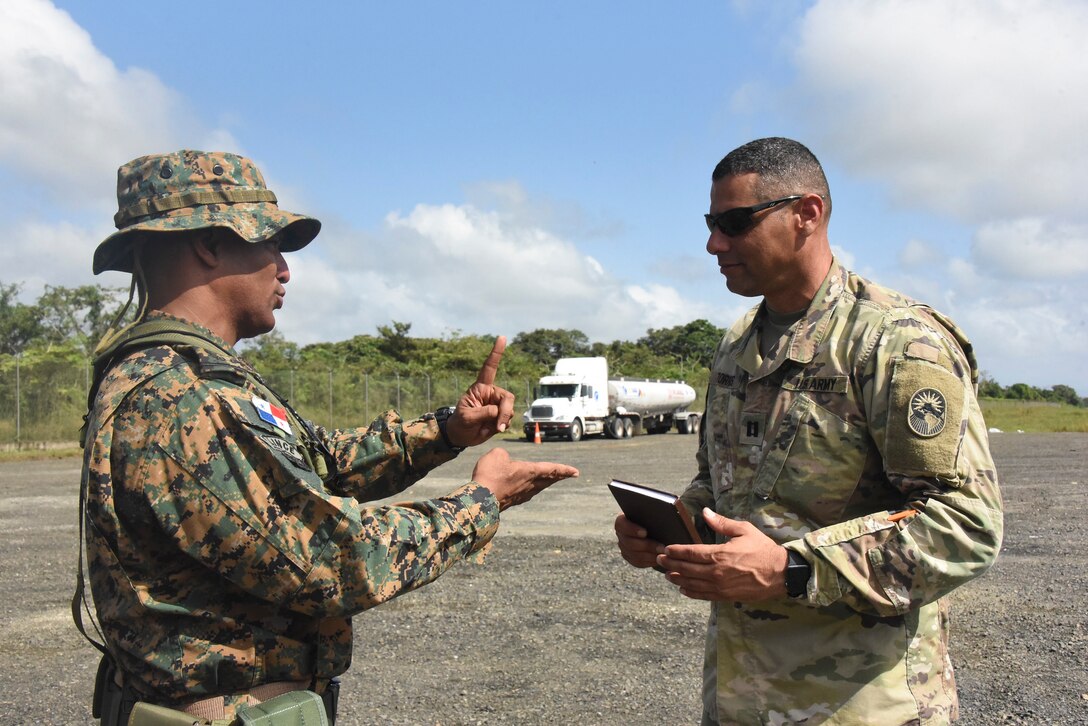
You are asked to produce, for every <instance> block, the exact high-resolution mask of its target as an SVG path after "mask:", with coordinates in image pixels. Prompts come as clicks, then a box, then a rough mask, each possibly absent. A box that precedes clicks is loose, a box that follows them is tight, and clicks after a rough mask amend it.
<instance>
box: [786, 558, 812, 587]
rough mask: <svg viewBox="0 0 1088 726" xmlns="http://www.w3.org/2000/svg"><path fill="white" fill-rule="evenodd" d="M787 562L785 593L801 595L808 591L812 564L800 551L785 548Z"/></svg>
mask: <svg viewBox="0 0 1088 726" xmlns="http://www.w3.org/2000/svg"><path fill="white" fill-rule="evenodd" d="M786 554H787V555H789V563H788V564H787V565H786V594H787V595H789V596H790V597H801V596H802V595H804V594H805V593H806V592H808V580H809V578H810V577H812V565H810V564H809V563H808V560H806V559H805V558H804V557H803V556H802V555H801V553H800V552H794V551H793V550H790V549H787V550H786Z"/></svg>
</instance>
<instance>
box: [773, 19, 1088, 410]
mask: <svg viewBox="0 0 1088 726" xmlns="http://www.w3.org/2000/svg"><path fill="white" fill-rule="evenodd" d="M1086 36H1088V4H1085V3H1083V2H1080V1H1079V0H962V1H960V2H944V0H909V1H907V0H819V2H817V3H816V4H815V5H814V6H813V7H812V8H811V9H810V10H809V11H808V13H807V14H806V15H805V17H804V19H803V21H802V24H801V37H800V43H799V45H798V47H797V50H796V53H795V61H796V64H797V69H798V80H797V88H796V89H795V91H796V95H801V96H803V97H806V98H808V99H809V104H808V105H806V106H804V108H805V119H804V120H805V122H806V125H807V126H809V127H810V128H812V129H813V131H812V139H813V143H812V146H813V148H814V149H815V150H816V151H817V154H818V155H820V156H821V157H824V158H825V160H826V161H831V160H833V161H834V162H835V163H836V165H841V166H843V167H845V169H846V170H847V171H848V172H850V173H852V174H855V175H859V176H862V177H866V178H869V179H872V180H877V181H878V183H880V184H881V185H883V186H885V187H886V192H887V197H888V199H889V200H890V202H891V203H892V204H895V205H898V206H899V207H900V208H905V209H912V208H913V209H915V210H918V211H921V212H923V213H925V212H935V213H936V214H937V215H939V216H943V217H946V218H953V219H956V220H959V221H960V222H962V223H966V224H967V225H969V226H970V225H973V226H974V227H975V229H974V233H973V235H972V244H971V249H970V252H969V253H968V252H967V251H966V250H960V249H957V243H956V240H955V239H941V237H940V236H937V237H936V238H934V239H924V238H918V237H914V238H910V239H908V240H907V241H906V242H905V243H904V246H903V248H902V249H901V250H900V251H899V253H898V256H897V268H896V269H892V270H887V269H878V270H864V269H863V270H862V272H863V274H867V275H869V276H872V277H874V278H875V279H877V281H878V282H882V283H884V284H888V285H890V286H891V287H894V288H896V289H900V290H902V291H903V292H905V293H907V294H909V295H912V296H913V297H916V298H918V299H920V300H923V301H925V302H928V303H930V304H932V305H934V306H936V307H937V308H939V309H941V310H942V311H943V312H945V313H947V314H949V315H951V316H952V317H953V318H954V319H955V320H956V321H957V323H959V324H960V325H961V326H962V327H963V328H964V329H965V330H966V331H967V332H968V334H969V335H970V337H971V338H972V340H973V341H974V343H975V347H976V350H977V351H978V354H979V359H980V362H981V365H982V368H983V369H984V370H987V371H989V372H990V373H991V374H993V375H994V376H995V377H996V379H997V380H998V381H999V382H1000V383H1002V384H1003V385H1009V384H1011V383H1013V382H1017V381H1024V382H1028V383H1031V384H1032V385H1038V386H1043V387H1047V386H1050V385H1054V384H1056V383H1068V384H1070V385H1073V386H1074V387H1076V388H1077V389H1078V390H1081V391H1083V390H1084V389H1085V388H1086V385H1085V374H1084V371H1083V369H1082V368H1083V367H1082V366H1080V365H1079V361H1083V360H1084V358H1085V357H1086V356H1088V335H1086V334H1085V328H1086V326H1088V299H1086V297H1085V295H1084V293H1083V283H1084V282H1085V278H1086V276H1088V214H1086V213H1085V211H1084V210H1085V207H1084V205H1083V203H1082V201H1081V196H1082V193H1081V186H1082V185H1081V177H1082V175H1083V171H1082V168H1081V167H1082V166H1083V163H1084V160H1085V159H1086V158H1088V140H1086V138H1088V137H1086V135H1085V133H1084V128H1086V127H1088V85H1086V84H1085V83H1083V82H1082V79H1083V78H1085V77H1088V54H1085V53H1084V52H1083V48H1082V45H1083V38H1084V37H1086ZM794 107H796V102H795V101H794ZM940 234H941V233H940V232H938V233H937V235H940ZM856 252H857V254H858V256H859V257H860V258H861V264H862V266H863V267H864V266H865V263H866V262H869V261H870V260H872V259H873V258H875V257H877V256H878V255H879V253H878V252H877V251H876V250H874V249H865V248H861V249H859V250H856Z"/></svg>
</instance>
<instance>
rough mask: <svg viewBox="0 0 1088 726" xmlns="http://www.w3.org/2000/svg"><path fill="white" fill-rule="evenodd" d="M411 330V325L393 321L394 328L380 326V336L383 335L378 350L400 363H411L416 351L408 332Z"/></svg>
mask: <svg viewBox="0 0 1088 726" xmlns="http://www.w3.org/2000/svg"><path fill="white" fill-rule="evenodd" d="M411 329H412V324H411V323H400V322H397V321H396V320H394V321H393V325H392V327H390V326H388V325H379V326H378V334H379V335H381V342H379V344H378V349H379V350H381V352H382V353H384V354H385V355H387V356H389V357H390V358H392V359H393V360H395V361H397V362H398V363H407V362H409V361H410V360H411V358H412V352H413V351H414V350H415V343H414V342H413V340H412V338H410V337H408V331H410V330H411Z"/></svg>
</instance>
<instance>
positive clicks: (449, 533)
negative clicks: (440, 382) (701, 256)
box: [77, 151, 577, 724]
mask: <svg viewBox="0 0 1088 726" xmlns="http://www.w3.org/2000/svg"><path fill="white" fill-rule="evenodd" d="M118 201H119V207H120V211H119V212H118V214H117V216H116V223H117V227H118V229H119V231H118V232H116V233H115V234H113V235H112V236H110V237H109V238H108V239H106V240H105V241H104V242H103V243H102V244H101V245H100V246H99V248H98V249H97V250H96V252H95V256H94V272H95V273H99V272H102V271H103V270H120V271H124V272H132V273H133V274H134V278H135V279H136V280H137V281H138V282H139V283H140V284H139V288H140V290H141V296H142V297H143V298H144V302H145V305H146V309H147V310H148V311H149V312H147V313H146V314H144V315H142V316H141V322H139V323H138V324H137V325H135V326H134V327H132V328H130V329H127V330H125V331H123V333H122V334H121V335H120V336H115V337H114V339H113V340H112V341H109V342H108V344H107V345H106V346H105V350H103V351H101V353H100V355H99V356H98V357H97V360H96V363H95V386H94V391H93V392H92V397H91V402H90V412H89V415H88V426H87V430H86V435H85V439H84V442H85V448H86V454H85V459H84V468H83V482H82V487H83V490H82V495H81V496H82V498H83V499H84V502H85V508H86V517H85V524H86V545H87V548H88V562H89V569H90V583H91V590H92V594H93V597H94V604H95V609H96V612H97V616H98V620H99V621H100V623H101V629H102V630H101V632H102V634H103V636H104V640H105V644H104V645H105V651H106V656H105V657H104V663H105V664H106V667H105V668H104V669H103V670H102V672H101V673H100V683H99V687H98V689H97V690H98V691H99V692H100V693H99V697H98V702H97V703H96V709H97V710H96V713H95V715H96V716H99V715H100V716H101V718H102V722H103V723H105V724H115V723H126V719H127V718H128V716H127V712H128V710H129V709H131V708H132V704H133V701H136V700H138V701H143V702H150V703H153V704H158V705H162V706H167V707H171V708H174V709H177V710H181V711H184V712H185V713H187V714H192V715H194V716H197V717H201V718H205V719H218V720H219V721H220V722H222V723H229V722H230V721H231V719H233V718H234V717H235V714H236V711H237V710H238V709H239V708H241V707H242V706H244V705H247V704H248V705H252V704H255V703H258V702H261V701H264V700H265V699H269V698H272V697H275V696H277V695H279V694H283V693H284V692H293V691H298V690H300V689H310V690H313V691H315V692H318V693H325V694H328V693H329V684H330V681H331V680H332V679H333V678H334V677H335V676H337V675H339V674H341V673H343V672H344V671H345V670H346V669H347V668H348V665H349V664H350V661H351V649H352V631H351V616H352V615H354V614H355V613H358V612H360V611H361V610H364V609H366V608H369V607H373V606H375V605H378V604H380V603H383V602H386V601H388V600H390V599H392V598H394V597H396V596H398V595H400V594H402V593H405V592H408V591H410V590H413V589H415V588H417V587H420V586H422V585H425V584H426V583H428V582H431V581H432V580H434V579H435V578H437V577H438V576H439V575H440V574H441V573H442V572H444V571H445V570H446V569H447V568H449V567H450V566H451V565H453V564H454V563H456V562H458V561H459V560H463V559H466V558H470V557H477V558H478V557H480V556H481V555H482V550H483V549H484V548H485V546H486V545H487V544H488V543H489V542H490V541H491V539H492V537H494V535H495V533H496V531H497V530H498V526H499V512H500V511H501V510H503V509H506V508H507V507H510V506H513V505H516V504H520V503H523V502H525V501H528V500H529V499H530V498H531V497H532V496H533V495H535V494H536V493H538V492H539V491H541V490H542V489H543V488H544V487H546V486H548V485H549V484H551V483H553V482H555V481H557V480H560V479H563V478H566V477H570V476H576V475H577V471H576V470H575V469H573V468H571V467H569V466H564V465H560V464H551V463H529V462H517V461H512V460H511V459H510V458H509V457H508V456H507V455H506V453H505V452H504V451H503V450H501V449H494V450H492V451H490V452H489V453H488V454H486V455H484V456H483V457H481V458H480V460H479V461H478V463H477V464H476V467H475V470H474V471H473V480H472V481H470V482H468V483H466V484H465V485H464V486H461V487H460V488H458V489H456V490H454V491H452V492H450V493H449V494H448V495H447V496H444V497H441V498H439V499H433V500H429V501H417V502H412V503H407V504H403V505H400V506H383V507H366V506H364V505H363V504H362V503H363V502H366V501H369V500H375V499H379V498H382V497H387V496H390V495H393V494H396V493H398V492H400V491H402V490H404V489H405V488H406V487H408V486H409V485H411V484H412V483H414V482H415V481H417V480H418V479H420V478H421V477H423V476H424V475H426V474H427V472H429V471H430V470H432V469H433V468H435V467H436V466H438V465H440V464H442V463H443V462H446V461H449V460H450V459H452V458H453V457H454V456H456V455H457V453H458V452H459V451H460V450H461V448H462V447H465V446H471V445H476V444H479V443H482V442H484V441H486V440H487V439H488V438H490V437H491V436H492V435H493V434H494V433H496V432H497V431H501V430H504V429H505V428H506V426H507V424H508V422H509V420H510V418H511V416H512V412H513V396H512V394H510V393H509V392H507V391H505V390H503V389H501V388H499V387H497V386H495V385H494V378H495V372H496V369H497V367H498V364H499V361H500V359H501V357H502V352H503V348H504V346H505V341H504V339H503V338H499V339H498V340H497V342H496V344H495V348H494V350H493V351H492V353H491V355H490V356H489V357H488V359H487V361H486V363H485V364H484V366H483V368H482V370H481V372H480V375H479V378H478V379H477V382H476V383H475V384H474V385H473V386H472V387H471V388H470V389H469V390H468V392H467V393H466V394H465V395H464V396H463V397H462V398H461V399H460V401H459V402H458V404H457V406H456V408H455V409H443V410H441V411H439V412H438V413H437V414H429V415H425V416H423V417H422V418H420V419H417V420H414V421H403V420H402V419H401V418H400V416H399V415H398V414H397V413H396V412H395V411H388V412H386V413H385V414H383V415H382V416H380V417H379V418H378V419H377V420H376V421H374V423H372V424H371V425H370V427H369V428H364V429H343V430H335V431H334V430H325V429H323V428H321V427H318V426H315V425H313V424H311V423H310V422H308V421H306V420H304V419H302V418H300V417H299V416H298V415H297V414H295V412H294V411H293V410H292V409H291V407H290V406H289V405H288V404H287V402H286V401H285V400H283V399H282V398H280V397H279V396H278V395H277V394H276V393H275V392H274V391H272V390H271V389H269V388H268V386H267V385H266V384H265V383H264V382H263V380H262V379H261V377H260V375H258V373H257V372H256V371H254V370H253V369H252V368H251V367H250V366H249V365H248V364H247V363H246V362H245V361H243V360H242V359H241V358H239V357H238V355H237V353H236V352H235V350H234V348H233V346H234V344H235V343H236V342H237V341H238V340H240V339H242V338H247V337H251V336H255V335H259V334H261V333H264V332H267V331H269V330H271V329H272V327H273V325H274V324H275V318H274V311H275V310H276V309H278V308H280V307H281V306H282V304H283V300H284V295H285V287H284V285H285V284H286V283H287V282H288V279H289V277H290V273H289V271H288V268H287V264H286V262H285V261H284V258H283V254H282V253H284V252H289V251H294V250H298V249H300V248H302V247H304V246H305V245H306V244H308V243H309V242H310V241H311V240H312V239H313V238H314V236H315V235H316V234H317V233H318V230H319V228H320V224H319V223H318V222H317V220H315V219H311V218H309V217H303V216H299V215H294V214H290V213H287V212H284V211H281V210H280V209H279V208H278V207H277V205H276V198H275V196H274V195H273V194H272V192H270V191H269V190H268V189H267V188H266V187H265V184H264V180H263V178H262V176H261V174H260V172H259V171H258V170H257V168H256V167H255V166H254V165H253V164H252V162H250V161H249V160H248V159H245V158H243V157H239V156H236V155H234V154H227V153H204V152H199V151H181V152H177V153H174V154H164V155H155V156H146V157H142V158H139V159H136V160H134V161H132V162H130V163H129V164H126V165H125V166H123V167H121V169H120V171H119V173H118ZM80 589H82V587H81V588H80ZM79 594H80V593H77V597H78V595H79ZM77 620H81V619H78V618H77ZM81 629H82V624H81ZM114 671H115V672H114ZM122 687H123V692H124V695H123V698H122V697H117V698H113V699H111V700H108V702H106V703H104V701H103V698H104V697H103V696H102V692H106V691H108V692H111V693H112V692H114V691H117V689H118V688H122ZM329 701H330V699H329V698H326V705H327V706H329V705H330V704H329ZM318 705H320V703H319V704H318ZM243 710H244V709H243ZM327 710H328V711H329V712H330V713H329V715H330V716H331V715H332V713H331V712H332V711H333V708H331V707H329V708H327ZM99 712H101V713H99ZM193 720H194V719H193V718H190V719H189V721H193ZM247 723H248V722H247Z"/></svg>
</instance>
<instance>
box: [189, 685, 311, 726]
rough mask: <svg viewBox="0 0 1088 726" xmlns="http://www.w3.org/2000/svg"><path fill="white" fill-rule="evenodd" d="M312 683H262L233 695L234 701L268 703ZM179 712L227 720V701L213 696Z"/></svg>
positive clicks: (210, 718)
mask: <svg viewBox="0 0 1088 726" xmlns="http://www.w3.org/2000/svg"><path fill="white" fill-rule="evenodd" d="M309 686H310V681H308V680H307V681H276V682H274V683H262V684H261V685H259V686H256V687H255V688H253V689H252V690H249V691H243V692H241V693H235V694H232V699H231V700H233V701H235V703H236V704H242V703H245V704H255V703H260V702H261V701H267V700H268V699H270V698H275V697H276V696H282V695H283V694H285V693H290V692H291V691H303V690H306V689H307V688H309ZM178 710H179V711H184V712H185V713H187V714H189V715H190V716H196V717H198V718H203V719H207V720H209V721H211V720H213V719H220V718H227V715H228V714H227V712H226V699H225V698H224V697H223V696H212V697H211V698H202V699H200V700H199V701H193V702H192V703H190V704H189V705H187V706H185V707H184V708H179V709H178Z"/></svg>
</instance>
